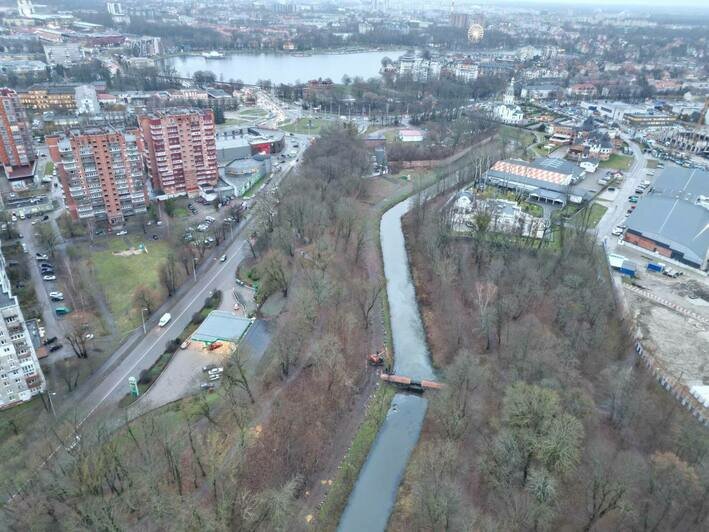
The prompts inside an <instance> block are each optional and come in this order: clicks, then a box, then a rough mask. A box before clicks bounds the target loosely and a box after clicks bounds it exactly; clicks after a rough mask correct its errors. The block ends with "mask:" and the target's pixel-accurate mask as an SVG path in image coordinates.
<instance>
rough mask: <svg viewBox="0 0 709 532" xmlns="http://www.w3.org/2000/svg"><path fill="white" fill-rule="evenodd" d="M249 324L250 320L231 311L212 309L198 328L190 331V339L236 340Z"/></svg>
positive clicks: (211, 341)
mask: <svg viewBox="0 0 709 532" xmlns="http://www.w3.org/2000/svg"><path fill="white" fill-rule="evenodd" d="M250 325H251V320H250V319H248V318H242V317H240V316H235V315H234V314H232V313H231V312H226V311H223V310H213V311H212V312H210V313H209V316H207V319H205V320H204V321H203V322H202V324H201V325H200V326H199V328H198V329H197V330H196V331H195V332H194V333H192V340H194V341H196V342H204V343H205V344H211V343H214V342H217V341H224V342H237V341H239V340H240V339H241V337H242V336H243V335H244V333H245V332H246V330H247V329H248V328H249V326H250Z"/></svg>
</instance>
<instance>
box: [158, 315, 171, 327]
mask: <svg viewBox="0 0 709 532" xmlns="http://www.w3.org/2000/svg"><path fill="white" fill-rule="evenodd" d="M171 319H172V316H170V313H169V312H166V313H165V314H163V315H162V316H161V317H160V321H159V322H158V325H160V327H165V325H167V322H169V321H170V320H171Z"/></svg>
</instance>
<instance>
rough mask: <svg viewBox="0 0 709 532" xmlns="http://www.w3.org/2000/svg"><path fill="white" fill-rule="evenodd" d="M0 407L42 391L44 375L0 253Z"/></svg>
mask: <svg viewBox="0 0 709 532" xmlns="http://www.w3.org/2000/svg"><path fill="white" fill-rule="evenodd" d="M0 316H1V317H2V320H0V409H3V408H10V407H12V406H16V405H18V404H21V403H24V402H26V401H29V400H30V399H32V397H34V396H35V395H37V394H39V393H42V392H43V391H44V390H45V381H44V375H43V374H42V369H41V368H40V366H39V360H37V353H36V352H35V350H34V346H33V345H32V339H31V338H30V334H29V331H28V330H27V325H26V324H25V318H24V316H23V315H22V310H21V309H20V304H19V303H18V301H17V297H16V296H13V295H12V291H11V290H10V279H9V278H8V276H7V272H6V271H5V257H3V255H2V253H0Z"/></svg>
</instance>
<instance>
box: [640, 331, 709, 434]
mask: <svg viewBox="0 0 709 532" xmlns="http://www.w3.org/2000/svg"><path fill="white" fill-rule="evenodd" d="M635 353H636V355H637V356H638V360H639V361H640V362H641V363H642V364H643V365H644V366H645V368H646V369H647V370H648V371H650V372H651V373H652V374H653V376H654V377H655V379H656V380H657V382H658V383H659V384H660V386H662V387H663V388H664V389H665V390H667V392H669V393H670V394H672V396H673V397H674V398H675V399H677V401H679V402H680V404H681V405H682V406H683V407H685V408H686V409H687V410H688V411H689V413H690V414H692V416H694V417H695V418H696V420H697V421H699V422H700V423H702V424H703V425H704V426H705V427H709V419H708V418H707V415H708V412H707V407H705V406H704V403H702V402H701V401H700V400H699V399H697V398H696V397H694V396H693V395H692V394H691V392H690V391H689V388H687V386H686V385H684V384H682V383H681V382H680V381H679V380H678V379H677V378H675V377H673V376H672V375H670V374H669V372H668V371H667V370H666V369H665V368H663V367H662V366H661V364H659V363H658V362H657V360H656V359H655V358H654V357H653V356H652V355H651V354H649V353H648V352H647V351H646V350H645V348H644V347H643V345H642V344H641V343H640V340H635Z"/></svg>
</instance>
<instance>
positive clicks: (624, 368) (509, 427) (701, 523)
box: [391, 199, 709, 531]
mask: <svg viewBox="0 0 709 532" xmlns="http://www.w3.org/2000/svg"><path fill="white" fill-rule="evenodd" d="M441 204H442V200H441V199H439V200H438V201H437V202H434V203H433V204H424V203H421V204H420V206H419V208H417V209H414V210H413V211H412V213H410V214H409V215H408V217H407V219H406V221H405V228H406V233H407V244H408V246H409V252H410V257H411V260H412V271H413V275H414V278H415V282H416V287H417V296H418V299H419V303H420V306H421V313H422V316H423V318H424V323H425V327H426V331H427V336H428V341H429V344H430V348H431V353H432V356H433V359H434V362H435V363H436V365H437V366H438V367H440V368H442V374H443V376H444V378H443V380H444V381H445V382H446V388H445V389H444V390H443V391H441V392H437V393H435V394H431V396H430V400H431V404H430V407H429V410H428V415H427V418H426V421H425V426H424V429H423V432H422V438H421V441H420V442H419V446H418V447H417V449H416V451H415V453H414V457H413V460H412V461H411V463H410V465H409V468H408V470H407V474H406V478H405V482H404V484H403V485H402V488H401V490H400V492H399V498H398V503H397V508H396V511H395V514H394V516H393V518H392V521H391V529H392V530H468V529H473V530H479V529H484V530H510V531H515V530H560V529H565V530H586V531H587V530H704V529H706V527H707V516H708V515H709V505H707V504H706V503H707V498H706V495H707V493H709V437H708V434H707V431H706V429H705V428H704V427H702V426H701V425H700V424H699V423H697V422H696V420H694V419H693V418H691V416H690V415H689V414H688V413H687V412H686V410H685V409H684V408H682V407H681V406H680V405H679V404H678V403H677V401H676V400H675V399H674V398H673V397H671V396H670V395H669V394H667V393H666V392H665V391H664V390H662V389H661V388H660V387H659V386H658V385H657V383H656V381H655V380H654V379H653V378H652V377H651V376H650V375H648V374H647V373H646V372H645V371H644V370H643V369H641V368H638V367H637V366H636V365H635V357H634V353H633V352H632V346H631V337H630V335H629V333H628V331H627V330H626V328H625V325H624V323H622V321H621V320H620V319H619V317H618V314H617V312H616V309H615V305H614V301H613V296H612V292H611V288H610V283H609V279H608V272H607V268H606V265H605V260H604V257H603V254H602V252H601V251H600V250H599V249H598V247H597V246H596V244H595V242H594V241H593V240H592V238H591V237H590V236H589V235H588V234H587V232H586V231H585V230H582V229H579V230H576V229H575V227H574V226H567V227H566V228H565V229H563V231H564V233H565V235H564V238H561V239H560V242H561V243H560V246H559V247H558V248H554V249H548V248H541V249H537V250H532V249H529V248H525V249H520V248H515V247H499V246H494V245H492V244H491V241H490V240H489V239H488V238H487V235H485V234H484V233H476V234H474V235H473V236H472V237H471V238H465V239H462V238H456V239H452V238H451V237H450V231H449V228H448V226H447V224H446V223H444V222H443V220H445V219H447V217H446V216H442V213H441V211H440V208H439V207H440V206H441Z"/></svg>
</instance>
